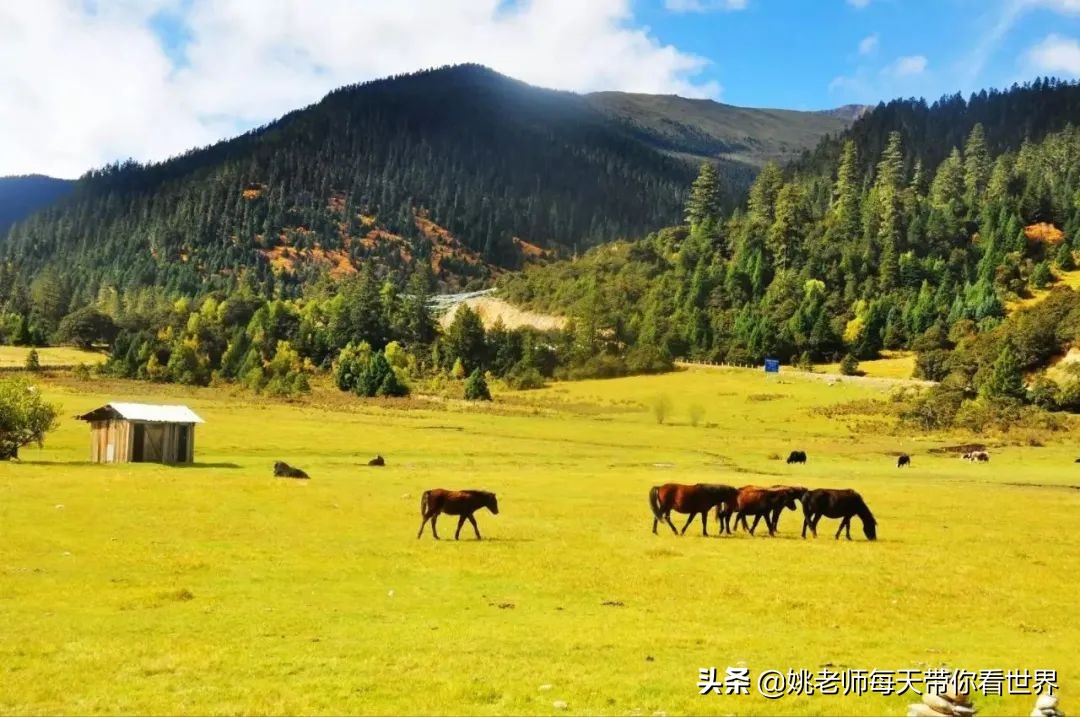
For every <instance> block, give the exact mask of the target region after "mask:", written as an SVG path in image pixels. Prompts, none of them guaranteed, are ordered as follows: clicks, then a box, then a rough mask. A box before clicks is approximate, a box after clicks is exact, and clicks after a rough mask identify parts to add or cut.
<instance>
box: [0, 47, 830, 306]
mask: <svg viewBox="0 0 1080 717" xmlns="http://www.w3.org/2000/svg"><path fill="white" fill-rule="evenodd" d="M597 103H598V100H597V99H596V98H595V97H589V96H582V95H577V94H573V93H569V92H557V91H552V90H545V89H540V88H536V87H531V86H529V85H526V84H524V83H522V82H518V81H516V80H513V79H510V78H508V77H504V76H502V75H499V74H497V73H495V72H493V71H491V70H488V69H486V68H483V67H478V66H474V65H463V66H457V67H448V68H441V69H437V70H431V71H426V72H420V73H416V74H412V75H406V76H400V77H393V78H388V79H385V80H379V81H375V82H370V83H367V84H363V85H357V86H352V87H346V88H342V89H340V90H337V91H335V92H333V93H331V94H329V95H328V96H327V97H326V98H324V99H323V100H322V101H321V102H319V103H318V104H316V105H312V106H311V107H308V108H305V109H303V110H298V111H296V112H292V113H290V114H288V115H286V116H284V117H282V118H281V119H280V120H278V121H276V122H274V123H272V124H270V125H268V126H266V127H264V128H260V129H258V130H256V131H253V132H249V133H248V134H245V135H243V136H241V137H238V138H236V139H233V140H230V141H227V142H222V143H219V144H217V145H214V146H212V147H207V148H204V149H199V150H193V151H191V152H188V153H187V154H185V155H183V156H181V157H177V158H175V159H172V160H169V161H167V162H163V163H160V164H154V165H147V166H140V165H136V164H126V165H123V166H112V167H108V168H106V169H104V170H101V171H96V172H92V173H90V174H88V175H87V176H86V177H84V178H83V179H82V180H80V181H79V183H78V186H77V190H76V191H75V192H74V193H73V195H72V196H71V197H70V198H69V199H68V200H66V201H64V202H62V203H61V204H60V205H58V206H55V207H51V208H49V209H47V210H46V211H44V212H42V213H40V214H39V215H37V216H34V217H33V218H31V219H29V220H28V221H26V222H23V223H22V224H20V225H19V226H17V227H16V228H15V230H14V232H13V233H12V236H11V237H10V239H9V240H8V241H7V242H5V243H0V252H2V253H0V256H5V255H6V257H7V259H8V261H9V262H10V263H11V264H13V265H17V266H20V267H22V268H24V269H26V270H28V271H29V272H33V271H36V270H38V269H40V268H42V267H44V266H46V265H48V264H75V265H78V266H80V267H82V269H81V270H80V272H79V274H78V276H76V277H74V280H75V281H77V282H78V283H79V286H77V287H74V288H75V289H76V290H78V289H82V290H83V291H84V293H86V292H93V291H96V287H97V286H98V285H100V284H106V285H114V286H119V287H127V286H139V285H147V284H155V285H159V286H164V287H167V288H170V289H173V290H177V291H182V292H185V293H198V292H200V291H204V290H206V289H208V288H215V287H223V286H228V285H230V284H231V283H232V282H233V281H235V277H237V276H239V275H246V276H248V277H251V278H254V280H255V281H256V282H257V283H258V284H260V285H261V286H262V288H263V289H264V290H266V291H270V290H272V289H275V287H276V290H278V291H281V290H284V291H286V292H287V293H288V292H291V293H296V292H298V291H299V290H300V285H301V283H302V281H303V280H305V278H310V277H305V276H300V275H297V273H296V272H294V271H292V269H291V267H292V265H293V262H291V261H278V262H276V263H274V261H273V259H274V257H275V252H277V254H276V256H277V258H280V257H281V254H282V253H283V252H281V251H278V250H279V249H282V248H284V247H288V248H289V252H285V253H288V254H289V256H292V255H293V250H295V251H298V252H300V253H301V254H303V252H309V253H310V252H323V253H326V252H330V253H331V255H332V256H333V257H335V258H334V260H333V263H335V264H336V265H340V260H344V261H346V262H347V263H349V264H352V265H353V266H355V265H357V264H359V263H361V262H363V261H365V260H368V259H374V260H376V261H377V262H378V263H379V265H380V266H381V267H383V269H384V271H391V272H393V271H402V272H407V271H409V269H410V267H411V266H413V265H414V264H415V262H416V261H426V260H428V259H430V258H431V256H432V254H433V253H434V251H435V248H433V246H432V244H431V241H430V237H429V236H427V235H426V233H425V232H423V231H421V227H420V224H421V222H420V221H419V218H420V217H423V218H424V220H425V221H430V222H432V223H433V224H434V225H436V226H437V227H438V228H439V231H443V232H446V233H449V234H450V235H452V236H453V237H455V239H456V241H457V242H459V243H460V244H461V246H462V247H463V249H464V250H466V251H468V252H472V253H473V254H474V255H475V256H476V258H477V259H476V260H477V261H480V262H482V263H486V264H488V265H493V266H501V267H516V266H519V265H520V264H521V263H522V261H523V259H524V256H523V252H522V247H523V246H525V245H523V244H522V243H521V242H520V241H518V240H523V241H525V242H529V243H531V244H534V245H537V246H540V247H544V248H552V247H554V248H561V249H564V250H569V249H571V248H576V247H586V246H588V245H591V244H595V243H600V242H603V241H608V240H611V239H614V238H618V237H622V236H640V235H642V234H644V233H645V232H646V231H648V230H650V229H654V228H657V227H659V226H663V225H665V224H670V223H672V222H674V221H677V220H678V219H679V218H680V216H681V213H682V204H683V200H684V198H685V192H686V188H687V187H688V186H689V183H690V180H691V179H692V178H693V174H694V172H695V171H696V167H695V166H694V165H693V163H690V162H687V161H686V160H685V159H684V158H682V157H681V156H672V153H674V154H680V155H685V154H691V155H701V154H702V153H703V152H702V151H699V150H700V148H699V147H698V146H697V145H696V144H695V143H694V142H692V141H691V139H693V138H692V137H691V136H690V135H689V134H686V133H684V136H679V137H673V138H672V140H671V141H670V143H669V144H670V148H669V149H670V151H668V152H663V151H658V148H657V140H656V136H657V135H656V133H655V132H651V133H646V134H647V135H648V136H645V137H643V136H642V133H641V132H638V131H632V130H631V129H630V128H628V127H627V124H626V122H624V121H622V120H617V119H615V118H614V117H613V116H612V114H611V113H610V112H608V111H602V110H601V109H598V105H597ZM711 104H715V103H711ZM695 106H696V105H695ZM729 109H730V110H731V111H734V108H729ZM725 111H727V110H725ZM662 114H663V113H662V112H660V113H659V115H662ZM659 115H658V114H655V113H654V115H652V116H651V117H652V118H651V119H650V120H649V123H654V122H655V121H657V120H656V117H657V116H659ZM704 116H710V115H709V112H704ZM755 117H757V116H756V115H750V116H748V117H747V121H748V122H756V121H758V120H757V119H754V118H755ZM809 117H811V118H812V119H813V122H814V123H816V124H814V125H813V126H815V127H820V128H822V129H823V128H825V127H826V126H829V127H831V126H835V125H829V124H827V123H825V124H822V123H823V122H825V121H824V120H822V119H821V118H820V117H817V116H814V115H809ZM758 119H759V118H758ZM695 121H697V120H695ZM778 121H779V120H778ZM712 127H716V128H721V123H720V122H719V121H712V126H711V127H708V126H707V127H705V129H702V130H701V131H702V133H704V135H705V137H706V141H709V142H712V145H709V146H716V147H719V146H720V145H721V144H723V146H725V147H726V146H728V145H731V146H732V147H733V148H735V149H738V150H739V152H740V157H744V156H750V155H752V154H753V152H754V151H756V150H755V147H754V146H751V145H750V144H747V145H746V146H745V147H742V148H738V147H735V145H734V143H733V142H732V141H730V138H729V137H728V135H727V134H725V138H719V137H712V135H709V134H708V133H709V132H711V131H714V129H712ZM722 129H723V131H724V132H726V133H729V134H730V133H738V132H739V131H740V130H739V129H738V128H737V127H736V126H735V125H734V124H733V123H730V122H729V123H728V124H726V125H723V126H722ZM715 131H719V130H718V129H717V130H715ZM751 131H752V130H751V129H750V128H747V129H746V130H745V132H746V133H749V132H751ZM792 135H793V136H794V135H798V141H809V137H810V132H806V133H803V134H798V133H792ZM785 141H787V140H785ZM791 141H792V142H794V141H796V140H795V139H792V140H791ZM759 144H760V143H759ZM770 151H772V149H771V148H770ZM706 153H707V152H706ZM759 161H760V159H759V158H757V157H753V162H759ZM723 166H724V171H725V173H726V174H725V176H726V177H727V180H728V181H727V184H726V198H727V199H726V201H727V203H728V204H733V203H734V202H735V201H736V199H737V198H738V197H740V196H741V191H742V189H743V187H745V185H746V183H748V181H749V180H750V178H751V177H752V174H753V171H754V170H753V164H752V162H751V163H744V162H743V161H742V160H740V161H738V162H725V163H724V165H723ZM372 232H375V236H374V237H373V236H372ZM384 234H386V235H393V236H395V237H398V238H400V239H401V240H402V241H403V243H404V246H402V245H401V243H399V242H392V244H393V246H386V245H385V242H381V241H378V238H379V237H381V236H383V235H384ZM466 263H470V264H475V262H471V261H470V262H466ZM448 266H450V271H451V273H452V271H453V269H454V267H455V266H457V265H456V264H454V262H451V263H450V264H449V265H448ZM461 268H462V270H463V271H465V274H464V275H463V276H464V277H465V278H469V277H472V278H481V279H482V278H483V273H484V272H483V271H479V272H478V271H477V270H475V269H469V268H468V267H464V266H462V267H461ZM24 273H25V272H24ZM459 278H461V277H459ZM459 283H460V282H459Z"/></svg>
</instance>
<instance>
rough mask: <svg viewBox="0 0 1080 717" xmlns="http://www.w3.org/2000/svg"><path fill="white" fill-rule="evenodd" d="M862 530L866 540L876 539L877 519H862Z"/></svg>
mask: <svg viewBox="0 0 1080 717" xmlns="http://www.w3.org/2000/svg"><path fill="white" fill-rule="evenodd" d="M862 531H863V533H864V534H865V535H866V539H867V540H877V521H876V520H874V519H873V518H866V519H864V520H863V524H862Z"/></svg>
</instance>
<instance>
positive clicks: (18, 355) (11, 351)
mask: <svg viewBox="0 0 1080 717" xmlns="http://www.w3.org/2000/svg"><path fill="white" fill-rule="evenodd" d="M32 350H36V351H37V352H38V361H39V362H40V363H41V365H42V366H43V367H45V368H48V367H50V366H77V365H78V364H80V363H84V364H86V365H87V366H95V365H97V364H99V363H101V362H103V361H104V360H105V358H106V356H105V354H104V353H102V352H100V351H83V350H81V349H77V348H75V347H73V346H50V347H47V348H39V349H30V348H27V347H25V346H0V368H10V367H20V366H25V365H26V357H27V355H28V354H29V353H30V351H32Z"/></svg>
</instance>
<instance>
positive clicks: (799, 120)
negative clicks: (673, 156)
mask: <svg viewBox="0 0 1080 717" xmlns="http://www.w3.org/2000/svg"><path fill="white" fill-rule="evenodd" d="M586 99H587V100H588V101H589V103H590V104H591V105H592V106H593V107H595V108H596V109H597V110H599V111H600V112H602V113H603V114H605V115H606V116H608V117H611V118H612V119H614V120H615V121H617V122H619V123H621V124H622V125H623V126H625V127H626V128H627V129H628V130H629V131H630V132H632V133H634V134H635V135H637V136H639V137H641V138H642V140H643V141H645V142H647V143H649V144H652V145H654V146H657V147H658V148H660V149H663V150H667V151H673V152H678V153H681V154H689V155H693V156H694V157H697V158H700V159H705V158H715V159H722V160H727V161H730V162H735V163H738V164H745V165H748V166H750V167H760V166H761V165H763V164H765V163H766V162H770V161H771V162H777V163H781V164H783V163H786V162H788V161H790V160H792V159H794V158H795V157H797V156H798V155H799V154H800V153H801V152H802V151H803V150H805V149H809V148H811V147H813V146H814V145H816V144H817V142H818V141H819V140H820V139H821V138H822V137H823V136H824V135H827V134H838V133H840V132H842V131H844V129H846V128H847V126H848V125H849V124H850V123H851V119H853V118H850V117H847V118H846V117H845V116H844V114H845V112H846V113H849V114H850V112H851V110H850V109H845V110H843V111H840V110H832V111H825V112H797V111H794V110H775V109H753V108H749V107H735V106H732V105H725V104H720V103H719V102H713V101H712V100H695V99H686V98H684V97H678V96H675V95H642V94H630V93H625V92H596V93H593V94H590V95H587V96H586ZM834 112H840V114H833V113H834Z"/></svg>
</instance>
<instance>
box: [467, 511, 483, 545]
mask: <svg viewBox="0 0 1080 717" xmlns="http://www.w3.org/2000/svg"><path fill="white" fill-rule="evenodd" d="M468 517H469V522H470V523H472V529H473V532H474V533H476V539H477V540H480V528H479V527H478V526H477V525H476V518H474V517H473V516H472V513H469V516H468Z"/></svg>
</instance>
